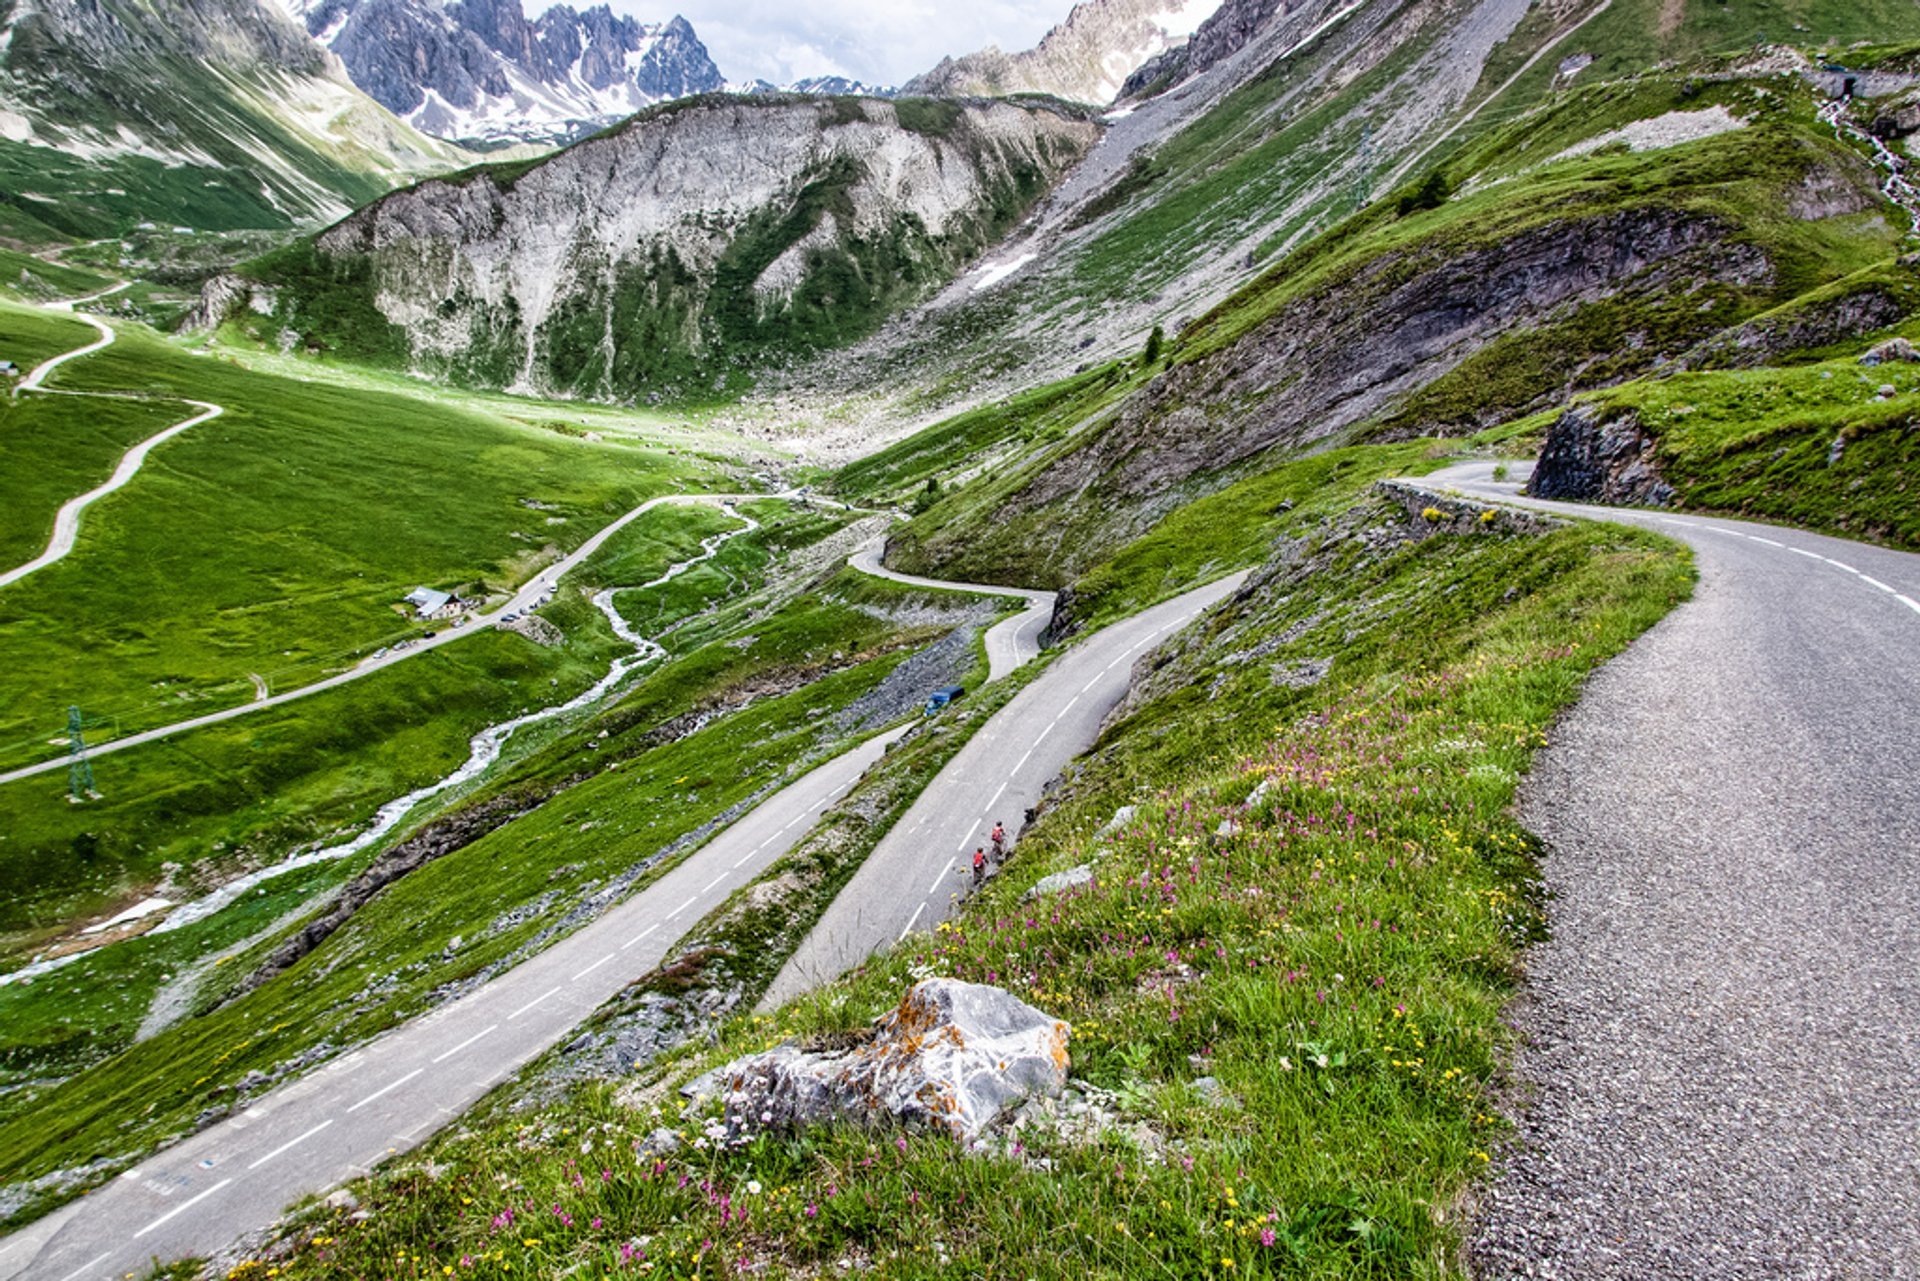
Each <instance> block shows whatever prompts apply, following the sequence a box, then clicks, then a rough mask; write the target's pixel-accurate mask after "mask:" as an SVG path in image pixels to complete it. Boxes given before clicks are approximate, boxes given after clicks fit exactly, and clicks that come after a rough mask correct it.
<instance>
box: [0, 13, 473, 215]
mask: <svg viewBox="0 0 1920 1281" xmlns="http://www.w3.org/2000/svg"><path fill="white" fill-rule="evenodd" d="M0 138H4V139H5V142H6V143H7V144H8V145H9V146H10V147H14V148H15V150H14V151H13V152H12V153H10V154H11V156H12V159H11V161H10V163H11V164H12V166H13V168H12V170H11V171H10V172H11V175H12V176H11V177H10V178H9V181H8V184H7V185H8V188H9V191H8V192H7V193H4V194H0V202H3V203H6V204H7V205H8V206H9V207H10V208H12V209H13V210H15V213H14V214H13V215H12V216H13V217H15V218H16V219H20V218H25V219H28V220H30V222H28V223H27V224H25V225H31V221H38V222H41V223H43V224H44V225H46V226H47V227H48V228H50V229H51V230H53V231H55V232H57V233H59V234H60V235H61V236H62V237H68V238H74V239H81V238H89V237H102V236H108V235H119V234H122V233H123V232H126V231H128V230H130V229H131V228H133V227H134V226H135V225H137V224H138V223H139V222H141V221H143V220H150V221H156V222H158V221H164V222H166V223H168V224H183V225H186V226H188V227H191V228H194V229H204V230H223V231H224V230H234V229H240V228H284V227H288V226H291V225H293V224H295V223H300V222H307V221H312V220H321V219H326V220H331V219H333V218H338V217H340V216H341V215H342V214H344V213H345V212H346V211H347V210H348V209H349V208H351V207H352V206H353V205H354V204H358V203H360V202H362V201H365V200H368V199H371V198H372V197H374V196H376V195H379V194H380V193H382V192H384V191H387V190H389V189H391V188H392V186H393V185H394V184H395V183H396V182H399V181H403V180H405V179H408V178H413V177H417V176H419V175H420V174H423V173H429V172H433V171H435V170H443V169H447V168H451V167H452V166H453V164H454V163H456V162H460V161H464V160H466V159H469V157H466V156H465V155H464V154H463V153H461V152H460V151H459V150H458V149H456V148H453V147H448V146H446V145H444V144H442V143H440V142H438V141H436V140H434V139H430V138H427V137H424V136H422V135H420V134H418V133H416V132H415V131H413V130H412V129H410V128H408V127H407V126H406V125H404V124H403V123H402V122H400V121H399V120H396V119H394V118H393V117H392V116H391V115H389V114H388V113H387V112H385V111H383V110H382V109H381V108H380V107H379V106H378V105H376V104H375V103H374V102H373V101H372V100H371V99H369V98H368V97H366V96H365V95H364V94H361V93H360V92H358V91H357V90H356V89H355V88H354V87H353V85H352V84H351V83H349V81H348V79H347V77H346V75H345V73H344V72H343V71H342V70H341V68H340V66H339V64H338V63H337V62H336V61H335V60H334V59H332V58H329V57H328V56H327V53H326V51H325V50H324V49H322V48H320V47H319V46H318V45H316V44H315V43H314V42H313V41H312V40H311V39H309V38H308V36H307V34H306V32H304V31H303V30H301V28H300V27H299V25H297V24H296V23H295V22H294V21H292V20H291V19H290V18H289V17H288V16H287V15H286V14H285V13H284V12H282V11H281V10H280V8H279V6H278V5H267V4H261V3H259V2H258V0H147V2H146V3H142V4H95V3H89V2H88V0H34V3H32V4H5V5H0ZM36 152H37V153H40V154H39V155H38V156H37V155H36ZM52 152H60V153H65V154H64V155H61V156H57V157H56V156H53V155H51V154H49V153H52ZM42 156H44V157H45V160H44V161H42V159H41V157H42ZM163 175H164V176H163ZM26 192H31V193H32V194H31V195H25V194H23V193H26ZM10 234H12V235H14V236H22V235H26V234H27V232H26V231H25V229H24V225H16V227H15V229H14V230H13V232H11V233H10Z"/></svg>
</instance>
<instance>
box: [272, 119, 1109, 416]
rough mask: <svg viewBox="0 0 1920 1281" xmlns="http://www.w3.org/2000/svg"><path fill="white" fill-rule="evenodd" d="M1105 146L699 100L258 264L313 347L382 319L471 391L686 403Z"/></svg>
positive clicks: (396, 201)
mask: <svg viewBox="0 0 1920 1281" xmlns="http://www.w3.org/2000/svg"><path fill="white" fill-rule="evenodd" d="M1098 136H1099V127H1098V126H1097V125H1096V124H1095V123H1094V122H1092V121H1091V120H1089V119H1087V118H1085V117H1083V116H1079V115H1076V114H1074V113H1072V112H1067V111H1056V110H1051V109H1043V108H1038V107H1029V106H1021V105H1014V104H1011V103H998V102H975V103H951V102H935V101H929V100H926V99H908V100H901V101H897V102H889V101H884V100H881V99H874V98H860V99H855V98H836V99H826V100H821V99H802V98H792V97H750V98H732V97H730V98H719V97H710V98H699V99H691V100H687V101H684V102H680V103H675V104H671V105H669V106H665V107H660V108H656V109H654V110H653V111H650V112H647V113H644V114H642V115H641V116H639V117H636V118H635V119H634V120H633V121H631V122H630V123H628V124H627V125H626V126H624V127H622V128H620V129H617V130H614V131H612V132H609V133H605V134H601V135H599V136H596V137H594V138H591V139H589V140H587V141H586V142H583V143H580V144H578V145H576V146H574V147H571V148H569V149H567V150H566V151H563V152H561V153H559V154H557V155H555V156H552V157H550V158H548V159H546V160H543V161H541V162H538V163H536V164H533V165H531V166H529V165H526V164H518V165H510V166H495V167H491V168H485V169H479V170H475V171H473V172H471V173H469V174H466V175H462V176H460V177H458V178H455V179H449V180H446V181H436V182H428V183H423V184H421V185H419V186H416V187H413V188H410V189H408V190H405V191H401V192H397V193H395V194H394V195H392V196H390V197H388V198H386V199H384V200H381V201H379V202H377V203H375V204H373V205H370V206H369V207H367V208H365V209H363V210H361V211H360V212H359V213H357V214H355V215H353V216H352V217H351V218H348V219H347V220H346V221H344V222H342V223H341V224H339V225H338V226H336V227H334V228H333V229H332V230H330V231H328V232H326V233H325V234H324V235H322V236H321V237H319V238H318V240H317V241H316V242H314V243H313V244H312V245H311V246H310V247H309V249H308V250H306V251H303V252H304V253H305V254H306V256H305V257H304V258H302V257H301V256H300V255H299V254H295V255H293V256H291V257H288V256H283V257H282V258H281V259H280V260H279V261H278V262H277V263H270V264H267V265H264V266H262V267H260V268H259V269H258V271H259V274H260V275H261V276H262V279H263V283H269V284H283V285H286V286H287V288H285V289H283V290H282V292H281V297H282V299H283V307H282V311H281V314H279V315H278V316H277V317H276V323H277V324H279V325H282V326H284V327H285V328H287V329H290V330H292V331H293V332H296V333H299V334H301V335H303V337H306V338H307V339H309V340H311V341H318V342H320V343H322V344H326V343H328V342H339V343H341V344H343V345H344V344H349V343H352V342H356V341H357V342H362V343H364V342H365V340H366V339H367V331H368V330H369V329H370V328H371V329H379V328H382V327H390V331H391V338H390V341H391V344H392V346H394V347H398V348H403V349H404V354H403V358H404V359H405V360H406V361H407V362H408V363H410V364H411V365H413V366H414V367H415V368H417V369H420V370H422V371H424V372H428V373H434V374H442V375H446V376H450V377H453V378H456V379H458V380H461V381H464V382H468V383H478V384H481V385H489V386H511V387H513V388H515V389H518V390H525V391H534V392H540V393H549V394H552V393H558V394H575V395H590V396H599V397H606V398H624V397H632V396H635V395H647V394H653V395H670V394H675V393H678V394H681V395H686V394H693V393H698V392H701V391H705V390H707V389H709V388H710V387H712V386H713V385H714V384H715V383H716V382H718V383H719V384H721V385H722V386H726V385H737V384H738V383H739V382H740V381H742V380H744V379H746V378H748V377H750V373H751V369H752V367H754V366H755V365H756V364H757V363H760V362H767V361H773V362H777V361H779V360H781V359H783V358H785V357H786V356H788V355H789V354H791V353H794V352H804V351H813V350H819V349H823V348H829V347H833V346H838V345H841V344H843V343H845V342H849V341H852V340H853V339H855V338H858V337H860V336H863V335H864V334H866V333H868V332H870V331H871V330H872V329H874V328H877V327H878V325H879V324H880V323H881V322H882V321H883V320H884V319H885V318H886V317H887V316H888V315H889V314H891V312H892V311H893V310H895V309H897V308H898V307H900V306H903V305H905V304H906V303H908V302H911V301H914V300H917V299H919V298H921V297H924V296H925V295H926V294H928V293H929V292H931V291H932V290H934V289H937V288H938V287H940V286H941V285H943V284H945V283H946V281H948V280H949V279H951V278H952V276H953V274H954V273H955V272H956V271H957V270H958V268H959V267H960V266H961V265H963V264H964V263H965V262H966V261H968V260H969V259H971V258H972V257H973V256H975V255H977V254H978V253H979V252H980V251H981V250H983V249H984V248H985V247H986V246H988V245H990V244H992V243H993V242H994V241H996V240H997V239H998V238H999V237H1000V236H1001V235H1002V234H1003V233H1004V232H1005V231H1006V230H1007V229H1008V228H1009V227H1011V226H1012V225H1013V223H1014V222H1015V221H1016V220H1018V219H1019V218H1020V217H1021V216H1023V215H1024V213H1025V211H1026V210H1027V209H1028V208H1029V207H1030V206H1031V205H1032V204H1033V202H1034V201H1036V200H1037V199H1039V198H1040V196H1042V195H1043V194H1044V193H1045V192H1046V191H1047V190H1048V189H1049V188H1050V187H1051V186H1052V184H1053V183H1054V181H1055V180H1056V179H1057V178H1058V177H1059V176H1060V174H1061V173H1063V172H1064V171H1065V170H1066V169H1067V168H1068V167H1070V166H1071V165H1072V164H1073V163H1074V162H1075V161H1076V160H1077V159H1078V158H1079V157H1080V156H1081V155H1082V154H1084V152H1085V151H1086V150H1087V149H1088V148H1089V147H1090V146H1091V145H1092V144H1093V142H1094V141H1095V140H1096V139H1097V137H1098ZM349 314H350V315H353V316H356V317H363V318H365V320H360V321H356V322H355V323H354V324H353V325H351V326H346V327H345V328H342V327H341V325H340V322H339V317H341V316H342V315H349ZM368 322H370V323H368ZM330 323H331V324H333V325H334V326H335V328H334V329H329V328H328V326H329V324H330ZM345 329H351V330H353V331H354V332H345Z"/></svg>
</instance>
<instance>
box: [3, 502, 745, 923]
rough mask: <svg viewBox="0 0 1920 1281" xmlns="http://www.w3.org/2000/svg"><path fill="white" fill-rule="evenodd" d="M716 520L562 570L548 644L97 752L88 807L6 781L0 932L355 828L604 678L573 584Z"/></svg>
mask: <svg viewBox="0 0 1920 1281" xmlns="http://www.w3.org/2000/svg"><path fill="white" fill-rule="evenodd" d="M722 519H723V518H719V517H717V516H716V515H715V514H713V513H710V512H707V511H705V510H703V509H698V508H695V509H685V508H678V507H669V508H664V509H659V510H656V511H654V512H650V513H648V514H647V515H646V516H644V517H642V518H641V519H640V520H638V521H636V522H635V523H634V524H633V525H630V526H628V527H627V528H626V529H625V530H623V531H621V533H620V535H619V536H617V537H616V538H615V539H614V540H612V541H611V542H609V544H608V545H607V549H606V550H607V553H608V557H607V561H606V568H605V569H604V570H601V571H600V572H597V573H594V574H591V575H588V574H585V573H582V574H581V576H580V578H579V580H578V581H577V582H576V581H575V580H569V581H568V583H566V584H564V585H563V587H562V590H561V591H560V592H559V593H558V595H557V596H556V599H555V600H554V602H553V603H552V604H550V605H548V606H547V607H546V608H544V609H543V610H542V611H541V616H542V617H544V618H546V619H547V620H548V621H549V622H551V623H553V624H554V625H556V626H557V627H559V628H560V629H561V631H562V632H563V633H564V634H565V636H566V642H565V644H564V645H563V646H562V647H560V648H557V649H546V648H542V647H540V646H537V645H534V644H532V643H530V642H529V641H527V640H525V639H522V638H521V637H519V636H513V635H508V634H505V633H501V632H496V631H488V632H482V633H480V634H478V635H476V636H472V637H469V638H467V639H465V640H462V641H460V642H458V643H456V644H454V645H449V646H445V647H442V648H441V649H438V650H435V651H433V652H432V653H429V654H425V655H422V656H420V657H418V658H414V659H410V660H408V661H407V662H406V663H403V664H400V665H398V666H397V667H393V668H388V669H386V670H384V671H382V672H379V673H377V674H375V675H373V676H369V677H367V678H366V679H364V680H361V681H357V682H354V683H353V684H350V685H346V686H343V687H341V688H339V689H335V690H329V691H327V692H325V693H322V694H318V695H315V696H314V697H313V698H312V699H309V700H305V701H302V702H298V703H292V704H288V705H286V706H284V707H279V708H274V709H270V710H268V711H264V712H258V713H255V714H253V715H250V716H246V717H241V718H239V719H237V720H234V721H229V722H227V723H225V724H221V725H216V726H212V727H209V728H207V729H202V730H196V731H194V732H192V733H190V734H186V735H182V736H180V737H177V738H173V739H167V740H163V741H161V742H158V743H153V744H149V745H146V746H143V747H137V748H133V749H130V750H128V751H126V752H122V753H116V754H115V755H112V756H106V757H101V758H100V759H98V760H97V761H95V762H94V767H93V769H94V778H95V782H96V784H97V785H98V787H99V788H100V790H101V791H102V792H103V793H104V797H103V799H102V800H99V801H96V802H92V803H90V804H87V805H84V806H74V805H71V804H69V803H68V801H67V795H66V788H67V784H66V778H65V776H64V774H61V773H58V772H55V773H50V774H45V775H41V776H39V777H37V778H32V779H27V780H24V781H21V782H18V783H12V784H9V785H7V786H6V787H5V788H4V789H0V809H3V810H4V812H5V813H6V814H7V816H8V820H9V822H8V828H7V832H6V834H5V836H4V838H0V872H3V873H4V875H5V876H6V878H7V880H8V883H9V884H10V885H12V886H13V887H14V892H13V893H12V894H11V895H9V897H8V901H7V903H6V904H5V905H4V914H3V915H0V929H4V930H5V931H7V932H8V933H11V934H13V936H14V938H13V939H12V940H10V941H12V942H15V943H16V945H18V944H23V943H27V942H32V941H34V940H37V939H38V938H40V937H42V936H43V935H44V934H45V932H47V931H49V930H57V929H59V928H61V927H64V926H65V925H66V923H67V922H68V921H70V920H71V919H72V918H73V917H74V916H75V915H77V914H80V913H84V912H88V911H92V910H96V909H97V908H98V907H100V906H103V905H105V904H106V903H109V902H111V901H113V900H115V899H120V898H135V897H139V896H140V895H142V894H143V893H145V892H146V890H147V889H148V888H149V887H151V886H152V884H153V883H154V881H155V880H156V879H158V878H159V877H160V875H161V873H162V868H163V865H164V864H167V863H169V862H171V863H175V864H178V865H180V866H182V867H183V868H185V869H186V876H187V879H188V881H189V883H194V882H200V881H203V880H204V881H209V882H211V881H217V880H218V879H221V878H222V877H223V875H224V874H225V873H226V872H227V871H229V870H230V869H231V868H233V867H234V866H249V865H257V864H262V863H272V862H277V861H278V860H279V859H281V858H283V857H285V856H286V855H287V854H289V853H291V852H292V851H293V850H295V849H296V848H298V847H300V846H301V845H303V844H305V843H307V842H310V841H316V840H324V839H326V838H329V837H339V836H342V835H345V834H347V833H350V832H351V831H353V830H354V829H355V828H356V827H357V826H358V825H359V824H360V823H362V822H363V821H365V820H366V819H367V818H368V817H369V816H370V815H371V814H372V812H373V811H374V810H375V809H376V808H378V806H379V805H380V804H382V803H383V802H385V801H387V800H389V799H391V798H392V797H394V796H397V795H400V794H403V793H405V792H407V791H409V790H411V789H413V788H415V787H419V786H423V785H425V784H427V783H430V782H432V781H434V780H435V779H438V778H441V777H443V776H444V775H446V774H447V773H448V772H449V771H450V770H452V769H453V768H454V767H455V766H456V765H458V764H459V763H460V762H461V761H463V760H465V759H466V757H467V753H468V740H469V739H470V738H471V736H472V735H473V734H474V733H475V732H477V731H478V730H480V729H481V728H483V727H484V726H486V725H489V724H492V723H494V722H497V721H500V720H504V719H506V718H508V717H510V716H512V715H514V714H516V713H519V712H522V711H526V710H528V709H530V708H532V707H538V706H542V705H548V704H551V703H556V702H564V701H565V700H566V699H568V698H570V697H571V696H572V695H574V694H576V693H578V692H579V691H580V690H582V689H584V688H585V687H587V686H588V685H591V684H592V683H593V682H594V681H595V680H597V679H598V678H599V677H600V676H602V675H604V674H605V672H606V670H607V664H608V662H609V661H610V659H611V657H612V656H613V655H614V654H615V653H617V652H620V651H622V650H623V649H624V646H622V645H621V643H620V642H619V641H618V640H617V639H616V638H615V637H614V636H613V635H612V633H611V630H610V629H609V628H608V627H607V625H606V623H605V621H604V619H603V618H602V617H601V615H600V613H599V611H598V610H596V609H594V608H593V607H592V605H591V604H590V603H589V602H588V601H587V600H586V598H585V596H584V594H583V593H582V592H581V591H580V590H579V584H580V583H585V582H594V583H604V584H619V583H639V582H642V581H645V579H646V578H649V577H651V576H652V575H653V574H654V573H657V572H658V566H660V565H664V564H666V563H669V562H671V561H672V560H675V559H681V558H684V557H687V556H690V555H693V554H695V553H696V552H697V551H698V547H699V539H700V538H701V537H702V536H703V535H704V534H706V533H708V532H711V531H712V530H713V528H714V527H715V524H716V521H719V520H722ZM598 563H599V562H596V564H598ZM517 746H518V744H516V747H517Z"/></svg>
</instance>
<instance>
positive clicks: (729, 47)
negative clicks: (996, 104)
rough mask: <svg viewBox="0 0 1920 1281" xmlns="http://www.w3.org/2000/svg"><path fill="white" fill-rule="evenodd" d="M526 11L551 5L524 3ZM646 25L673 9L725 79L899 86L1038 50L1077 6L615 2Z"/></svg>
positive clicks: (1027, 2)
mask: <svg viewBox="0 0 1920 1281" xmlns="http://www.w3.org/2000/svg"><path fill="white" fill-rule="evenodd" d="M526 7H527V12H529V13H535V12H537V11H539V10H540V9H541V8H544V7H545V6H544V4H543V3H542V0H527V6H526ZM613 7H614V8H615V9H616V10H620V11H623V12H627V13H631V14H632V15H633V16H634V17H636V18H639V19H640V20H641V21H643V22H663V21H665V20H666V19H667V18H669V17H671V16H672V15H673V14H674V13H675V12H679V13H681V14H684V15H685V16H686V19H687V21H688V22H691V23H692V24H693V28H694V30H695V31H698V32H699V33H700V39H701V41H702V43H704V44H705V45H706V46H707V51H708V52H709V53H711V54H713V60H714V62H715V63H717V64H718V65H719V67H720V71H721V73H722V74H724V75H725V76H727V78H728V79H731V80H751V79H754V78H755V77H759V78H761V79H764V80H771V81H773V82H774V83H776V84H789V83H791V82H793V81H795V80H799V79H803V78H805V77H807V76H827V75H842V76H851V77H853V78H854V79H856V80H865V81H867V82H868V83H870V84H889V85H893V84H899V83H900V82H901V81H903V80H906V79H908V78H910V77H911V76H913V75H915V74H917V73H919V72H922V71H925V70H927V69H928V68H929V67H931V66H933V65H934V64H935V63H936V62H938V61H940V59H941V57H942V56H943V55H945V54H950V53H955V54H957V53H971V52H972V51H973V50H975V49H981V48H984V47H986V46H987V45H990V44H997V45H999V46H1000V47H1001V48H1002V49H1006V50H1009V51H1012V50H1016V49H1027V48H1031V47H1032V46H1033V45H1034V44H1035V43H1036V42H1037V41H1038V40H1039V39H1040V37H1041V36H1042V35H1044V34H1046V31H1047V29H1048V28H1049V27H1051V26H1053V25H1054V24H1055V23H1057V22H1059V21H1060V20H1061V19H1062V18H1064V17H1066V16H1067V11H1068V10H1069V9H1071V8H1072V7H1073V0H937V2H936V0H613Z"/></svg>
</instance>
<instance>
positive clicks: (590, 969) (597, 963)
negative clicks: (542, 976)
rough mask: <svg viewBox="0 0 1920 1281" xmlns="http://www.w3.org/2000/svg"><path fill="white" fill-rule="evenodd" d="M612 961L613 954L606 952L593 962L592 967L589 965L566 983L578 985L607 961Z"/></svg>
mask: <svg viewBox="0 0 1920 1281" xmlns="http://www.w3.org/2000/svg"><path fill="white" fill-rule="evenodd" d="M612 959H613V953H612V952H608V953H607V954H606V955H605V956H603V957H601V958H600V959H599V960H597V961H595V962H594V963H593V964H592V965H589V966H588V967H587V968H586V969H584V970H581V971H580V972H579V973H578V974H576V975H574V976H573V977H572V978H571V979H568V980H567V981H568V982H569V983H578V982H579V981H580V980H581V979H583V978H585V977H587V975H589V974H591V973H593V972H594V971H595V970H597V969H599V968H600V967H601V966H603V965H605V964H606V963H607V962H608V961H611V960H612Z"/></svg>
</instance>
